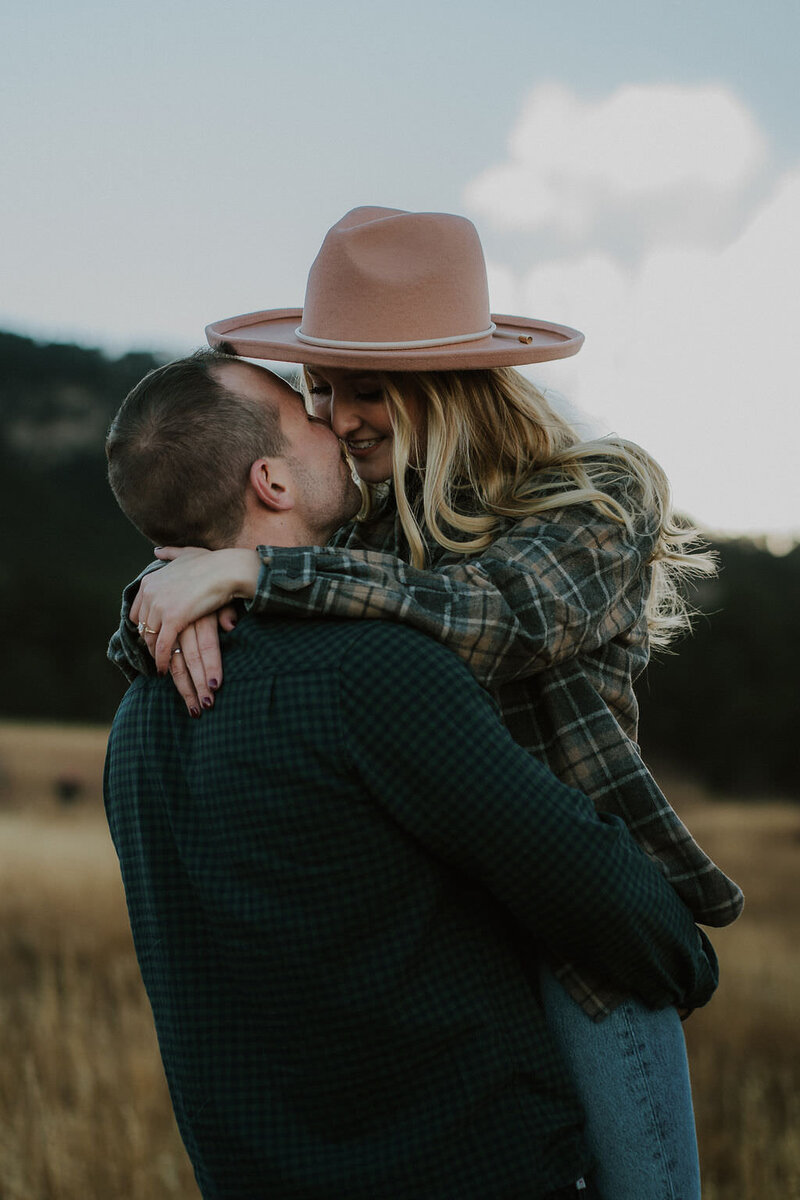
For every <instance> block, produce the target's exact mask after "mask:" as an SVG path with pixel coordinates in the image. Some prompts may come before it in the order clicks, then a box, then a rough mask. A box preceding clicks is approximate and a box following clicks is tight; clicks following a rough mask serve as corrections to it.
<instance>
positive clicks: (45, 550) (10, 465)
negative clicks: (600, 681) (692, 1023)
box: [0, 332, 800, 798]
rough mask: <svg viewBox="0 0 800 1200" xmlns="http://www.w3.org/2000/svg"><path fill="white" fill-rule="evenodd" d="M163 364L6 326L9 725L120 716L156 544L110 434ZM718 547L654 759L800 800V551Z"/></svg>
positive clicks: (648, 691) (5, 703)
mask: <svg viewBox="0 0 800 1200" xmlns="http://www.w3.org/2000/svg"><path fill="white" fill-rule="evenodd" d="M159 361H160V360H159V359H158V358H157V357H156V356H155V355H153V354H149V353H146V352H137V353H130V354H124V355H122V356H120V357H117V358H112V357H109V356H107V355H105V354H103V353H102V352H101V351H99V350H95V349H88V348H85V347H81V346H76V345H66V344H41V343H38V342H35V341H33V340H32V339H30V338H25V337H20V336H18V335H16V334H11V333H2V332H0V503H2V509H3V512H4V514H5V520H4V527H5V534H4V538H3V543H4V549H3V554H2V561H0V640H1V641H2V644H3V661H4V675H5V680H4V687H3V689H2V696H1V698H0V715H2V716H6V717H15V718H47V719H54V720H67V721H100V722H108V721H110V720H111V718H112V716H113V714H114V711H115V708H116V705H117V704H118V703H119V700H120V698H121V696H122V694H123V691H124V688H125V681H124V679H123V677H122V676H121V674H120V673H119V672H118V671H117V670H116V669H115V668H114V667H112V666H111V665H110V664H109V663H108V661H107V659H106V645H107V642H108V638H109V636H110V634H111V632H112V631H113V630H114V629H115V628H116V625H117V622H118V619H119V600H120V593H121V591H122V587H123V586H124V584H125V583H127V582H128V581H129V580H130V579H132V578H133V577H134V576H135V575H136V574H137V573H138V571H139V570H140V569H141V567H142V566H143V565H144V564H145V563H146V562H147V561H148V560H149V557H150V545H149V543H148V542H146V540H145V539H144V538H143V537H142V536H141V535H140V534H139V533H138V532H137V531H136V530H135V529H134V528H133V526H131V525H130V524H129V523H128V521H127V520H126V519H125V517H124V516H123V515H122V513H121V512H120V511H119V509H118V508H117V505H116V502H115V501H114V498H113V496H112V495H111V492H110V490H109V487H108V483H107V481H106V465H105V455H104V451H103V440H104V436H105V432H106V429H107V428H108V425H109V423H110V421H111V419H112V417H113V415H114V413H115V412H116V410H117V408H118V407H119V404H120V402H121V401H122V399H123V397H124V396H125V395H126V393H127V392H128V391H129V390H130V388H131V387H133V385H134V384H135V383H136V382H138V380H139V379H140V378H141V377H142V376H143V375H144V374H145V373H146V372H147V371H148V370H150V369H152V368H153V367H155V366H157V365H158V363H159ZM715 549H716V550H717V552H718V554H719V558H720V572H719V575H718V576H717V578H715V579H713V580H704V581H702V583H701V584H699V585H697V587H696V588H695V590H694V593H693V595H692V596H691V597H690V599H691V602H692V603H693V605H694V606H695V607H696V608H697V609H698V610H699V614H700V615H699V616H698V617H697V619H696V620H695V628H694V633H693V634H692V635H691V636H690V637H687V638H685V639H683V641H682V642H680V643H679V644H678V646H677V647H676V652H675V653H672V654H664V655H662V656H661V657H659V658H658V659H657V660H656V661H654V662H653V663H651V665H650V667H649V668H648V670H647V671H646V672H645V674H644V676H643V677H642V678H641V679H640V681H639V685H638V688H637V692H638V696H639V700H640V704H641V709H642V728H641V742H642V749H643V753H644V755H645V758H646V759H648V760H651V759H654V760H656V761H658V762H661V763H669V764H671V765H674V766H677V767H679V768H680V769H682V770H684V771H687V772H690V773H691V774H692V775H693V776H695V777H696V778H697V779H698V781H699V782H702V783H704V784H705V785H707V786H708V787H710V788H711V789H713V790H715V791H718V792H726V793H734V794H740V795H744V796H749V797H752V798H759V797H767V796H775V795H779V796H788V797H794V798H800V739H798V737H797V735H796V733H795V730H794V728H793V724H794V721H793V718H794V714H795V712H796V711H797V700H796V692H797V683H796V681H797V678H798V675H799V674H800V639H798V637H797V633H796V631H795V628H794V624H795V621H796V616H797V612H798V608H799V607H800V606H799V605H798V598H799V597H800V547H797V546H795V548H794V549H793V550H791V551H790V552H789V553H787V554H784V555H781V556H776V555H773V554H771V553H770V552H769V551H768V549H767V548H766V547H765V546H763V545H761V544H759V543H756V542H754V541H748V540H731V541H724V542H720V543H717V544H716V546H715Z"/></svg>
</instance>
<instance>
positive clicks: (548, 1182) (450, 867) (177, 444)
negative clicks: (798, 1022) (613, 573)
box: [105, 354, 716, 1200]
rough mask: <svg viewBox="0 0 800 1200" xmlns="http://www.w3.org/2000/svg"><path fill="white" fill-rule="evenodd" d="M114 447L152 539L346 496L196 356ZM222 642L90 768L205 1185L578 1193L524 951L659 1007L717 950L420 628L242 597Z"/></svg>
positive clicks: (157, 685)
mask: <svg viewBox="0 0 800 1200" xmlns="http://www.w3.org/2000/svg"><path fill="white" fill-rule="evenodd" d="M240 410H241V413H242V416H241V419H239V416H238V415H237V414H239V412H240ZM259 414H260V415H261V421H259ZM223 458H224V464H223V463H222V461H221V460H222V459H223ZM109 463H110V476H111V479H112V484H113V486H114V489H115V492H116V494H117V496H118V498H119V499H120V502H121V503H122V504H123V507H124V508H125V509H126V511H127V512H128V513H129V515H131V517H132V519H134V520H135V521H136V523H137V524H139V526H140V527H141V528H143V529H144V530H145V531H146V532H147V533H148V534H149V535H150V536H151V537H153V538H154V540H157V541H169V542H172V543H175V542H183V543H186V542H189V541H195V542H201V543H202V544H205V545H208V546H214V545H219V544H228V545H230V544H233V545H235V546H250V547H254V546H255V545H257V544H272V545H308V544H310V542H312V543H313V542H314V541H316V542H317V543H319V542H320V541H324V540H325V538H326V537H327V536H328V535H329V534H330V533H331V532H332V531H333V529H334V528H335V527H336V526H338V525H339V524H341V522H342V520H343V519H345V518H346V517H349V516H351V515H352V514H353V512H354V511H355V508H356V507H357V504H358V496H357V494H356V492H355V489H354V486H353V484H352V481H351V480H350V476H349V471H348V470H347V466H346V464H345V463H344V462H343V460H342V458H341V455H340V452H339V447H338V444H337V442H336V439H335V437H334V436H333V434H332V433H331V432H330V430H328V429H327V428H326V427H325V426H322V425H320V424H319V423H318V422H316V421H315V420H314V419H313V418H310V417H308V415H307V414H306V413H305V410H304V408H303V406H302V400H301V398H300V397H299V396H298V395H297V394H296V393H294V392H293V391H292V389H291V388H289V387H288V385H286V384H285V383H284V382H283V381H280V380H278V379H277V378H276V377H275V376H273V375H271V374H270V373H269V372H267V371H264V370H263V369H262V368H259V367H255V366H252V365H250V364H248V363H244V362H240V361H236V360H231V359H229V358H225V357H222V358H220V357H219V356H215V355H213V354H203V355H199V356H196V357H195V358H194V359H192V360H185V361H183V362H181V363H178V364H171V365H170V366H168V367H166V368H161V369H160V371H159V372H155V373H153V375H151V376H149V377H148V378H147V379H146V380H145V381H143V383H142V384H140V385H139V387H138V388H137V389H134V392H133V393H132V394H131V396H130V397H129V398H128V400H127V401H126V403H125V405H123V409H122V410H121V412H120V414H119V416H118V418H117V420H116V421H115V423H114V425H113V426H112V430H111V433H110V436H109ZM148 463H149V468H148V467H147V464H148ZM214 468H216V470H214ZM206 474H215V475H216V476H217V477H220V476H221V477H222V480H221V482H220V484H219V489H218V490H217V491H215V492H214V494H213V497H212V489H211V485H210V483H209V485H208V487H206V485H205V483H204V482H203V480H204V479H205V477H206ZM215 486H216V485H215ZM326 513H327V514H328V515H327V516H326ZM226 522H227V529H226V531H225V532H224V533H222V532H221V528H222V525H224V524H225V523H226ZM237 522H238V526H237V524H236V523H237ZM334 522H335V524H334ZM179 526H180V527H181V528H179ZM176 534H178V535H179V536H176ZM312 534H313V537H312ZM157 634H158V631H157V630H156V631H154V632H148V633H147V636H148V637H156V636H157ZM225 656H226V657H225V687H224V688H223V689H222V690H221V691H220V692H219V693H218V695H217V697H216V701H215V705H214V709H213V711H212V712H210V713H208V714H207V715H205V716H204V717H203V719H202V720H201V721H193V720H192V719H191V718H190V716H189V715H188V714H187V712H186V710H185V708H184V705H183V702H182V701H181V699H180V697H179V695H178V694H177V692H176V691H175V690H174V688H173V687H172V684H171V682H170V681H169V680H163V679H158V678H154V677H152V676H151V677H149V678H144V677H141V678H139V679H137V681H136V682H135V683H134V686H133V687H132V688H131V689H130V690H129V692H128V694H127V696H126V697H125V699H124V700H123V703H122V705H121V707H120V710H119V713H118V714H117V718H116V720H115V722H114V728H113V730H112V734H111V739H110V742H109V751H108V757H107V763H106V776H105V786H106V802H107V811H108V817H109V822H110V826H111V830H112V835H113V837H114V842H115V845H116V848H117V851H118V854H119V857H120V864H121V868H122V875H123V880H124V883H125V889H126V894H127V897H128V906H129V911H130V917H131V925H132V928H133V934H134V940H135V943H136V950H137V955H138V957H139V963H140V966H141V970H142V975H143V978H144V981H145V985H146V987H147V991H148V995H149V997H150V1001H151V1004H152V1008H153V1013H154V1017H155V1022H156V1027H157V1030H158V1035H159V1041H160V1046H161V1052H162V1057H163V1060H164V1066H165V1070H166V1074H167V1078H168V1081H169V1085H170V1091H171V1095H172V1100H173V1104H174V1107H175V1112H176V1116H177V1120H178V1124H179V1127H180V1130H181V1133H182V1136H183V1138H184V1141H185V1143H186V1146H187V1149H188V1151H189V1154H190V1157H191V1159H192V1162H193V1164H194V1167H195V1171H196V1174H197V1178H198V1182H199V1184H200V1187H201V1190H202V1191H203V1194H204V1196H205V1197H213V1198H217V1197H220V1198H223V1197H224V1200H244V1198H245V1197H246V1198H247V1200H255V1198H257V1197H265V1198H266V1197H269V1198H270V1200H283V1198H285V1200H294V1198H295V1197H297V1198H301V1197H302V1198H303V1200H314V1198H320V1200H322V1198H325V1200H328V1198H329V1200H378V1198H380V1200H455V1198H456V1197H457V1198H458V1200H516V1198H517V1197H520V1198H521V1197H532V1198H544V1197H548V1198H549V1197H556V1196H573V1195H575V1196H580V1195H583V1196H587V1197H588V1196H590V1195H592V1192H591V1183H590V1181H589V1180H588V1179H587V1183H588V1185H589V1186H588V1187H587V1186H586V1185H585V1183H584V1177H585V1176H588V1175H589V1173H590V1169H591V1164H590V1163H589V1162H588V1160H587V1156H586V1154H585V1151H584V1148H583V1145H582V1140H581V1112H580V1109H579V1106H578V1104H577V1102H576V1100H575V1096H574V1094H573V1091H572V1088H571V1085H570V1082H569V1079H568V1077H567V1074H566V1072H565V1070H564V1067H563V1064H562V1062H561V1059H560V1057H559V1055H558V1053H557V1052H556V1048H555V1045H554V1042H553V1040H552V1038H551V1035H550V1033H549V1031H548V1029H547V1026H546V1024H545V1022H544V1019H543V1016H542V1012H541V1006H540V1004H539V1002H538V996H537V989H536V982H535V981H536V964H537V959H538V957H539V955H540V954H541V953H544V952H547V951H558V952H560V953H562V954H566V955H568V956H570V957H574V958H575V959H576V961H583V962H585V963H586V964H587V966H590V967H592V968H593V969H595V970H596V971H598V972H600V973H601V974H602V975H603V976H604V977H605V978H607V979H608V980H609V981H610V982H612V983H614V984H616V985H617V986H619V987H621V988H623V989H626V990H630V991H632V992H634V993H636V994H638V995H639V996H640V997H641V998H642V999H643V1000H644V1001H645V1002H646V1003H648V1004H650V1005H652V1006H654V1007H657V1006H666V1005H669V1004H678V1003H681V1004H689V1005H694V1004H698V1003H703V1002H705V1000H707V999H708V997H709V995H710V994H711V992H712V991H713V988H714V986H715V974H716V971H715V963H714V960H713V951H711V950H710V948H709V947H708V946H707V943H705V942H704V941H703V940H702V939H701V936H700V935H699V934H698V933H697V931H696V930H695V929H694V927H693V924H692V921H691V918H690V917H689V915H688V912H687V911H686V910H685V909H684V908H683V906H682V905H681V903H680V901H679V900H678V899H677V897H676V895H675V893H674V892H673V890H672V889H671V888H670V887H669V885H668V884H667V883H666V882H665V881H664V879H663V878H662V877H661V875H660V873H659V872H658V870H657V868H655V867H654V866H653V865H652V864H651V863H650V862H649V861H648V860H647V859H646V858H645V857H644V856H643V855H642V853H641V852H640V851H639V850H638V849H637V847H636V846H635V845H634V843H633V841H632V840H631V839H630V837H629V835H628V833H627V831H626V830H625V829H624V828H623V827H622V826H621V824H620V823H619V822H617V821H616V820H615V819H613V818H609V819H608V820H603V819H600V818H598V817H597V816H596V814H595V813H594V810H593V808H592V806H591V804H590V803H589V801H588V800H587V799H586V798H585V797H583V796H582V795H581V794H580V793H576V792H574V791H572V790H571V789H569V788H566V787H565V786H563V785H562V784H561V783H559V782H558V781H557V780H556V779H555V777H554V776H553V775H552V774H551V773H550V772H549V771H548V770H547V769H546V768H545V767H544V766H543V765H542V764H540V763H538V762H536V761H535V760H534V759H532V758H531V757H530V756H529V755H528V754H527V753H526V752H525V751H523V750H521V749H520V748H519V747H518V746H517V745H516V744H515V743H514V742H513V741H512V739H511V737H510V736H509V734H508V733H507V731H506V730H505V729H504V728H503V726H502V725H501V723H500V721H499V719H498V717H497V715H496V710H495V708H494V705H493V702H492V701H491V700H490V699H489V697H488V696H487V695H486V693H484V692H483V691H482V689H481V688H480V687H479V686H478V685H477V684H476V682H475V681H474V679H473V678H472V676H471V675H470V673H469V671H468V669H467V668H466V667H465V666H464V665H463V664H462V663H461V662H460V661H459V660H457V659H456V658H455V656H454V655H452V654H451V653H450V652H449V651H447V650H446V649H445V648H443V647H442V646H440V645H439V644H438V643H436V642H434V641H433V640H430V639H428V638H426V637H425V636H423V635H422V634H420V633H418V632H416V631H414V630H412V629H410V628H406V627H402V626H399V625H393V624H390V623H387V622H369V621H363V622H358V621H353V622H339V621H324V622H318V621H309V620H305V621H293V620H292V621H288V620H287V621H273V622H268V623H263V622H256V621H254V620H252V619H251V618H247V617H246V618H244V619H242V620H241V621H240V622H239V624H238V626H237V627H236V629H235V631H234V632H233V633H231V634H230V635H229V637H228V638H227V641H226V647H225Z"/></svg>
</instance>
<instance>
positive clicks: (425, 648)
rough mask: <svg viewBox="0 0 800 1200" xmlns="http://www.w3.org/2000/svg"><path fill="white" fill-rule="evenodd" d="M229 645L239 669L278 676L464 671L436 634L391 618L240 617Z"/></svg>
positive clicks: (383, 675) (388, 675)
mask: <svg viewBox="0 0 800 1200" xmlns="http://www.w3.org/2000/svg"><path fill="white" fill-rule="evenodd" d="M228 646H229V648H230V649H231V650H233V649H234V648H236V649H238V651H239V653H238V654H237V655H236V658H237V659H238V660H239V661H240V663H241V666H242V668H243V669H246V668H247V665H248V664H251V665H258V666H259V668H261V669H271V670H274V671H276V672H278V673H280V674H282V675H292V674H294V673H297V672H304V673H305V672H307V671H310V672H313V673H315V674H318V675H321V674H324V673H326V672H338V671H340V670H342V669H344V670H345V671H346V673H348V674H350V673H355V674H356V675H360V676H362V677H364V676H375V675H377V676H380V677H384V678H387V679H388V678H390V677H391V676H392V675H393V674H395V673H397V672H399V673H400V674H402V675H408V673H409V671H411V670H413V669H419V668H420V667H421V666H423V665H424V666H426V667H432V668H434V669H435V668H437V667H438V668H439V669H445V670H448V669H450V670H454V671H455V672H456V673H460V672H461V671H465V670H466V668H464V667H462V664H461V663H460V661H459V660H458V659H457V658H456V656H455V655H454V654H453V653H452V652H451V651H450V650H447V649H446V648H445V647H444V646H443V645H442V644H441V643H440V642H437V641H436V639H435V638H433V637H431V636H429V635H428V634H426V633H421V632H420V631H419V630H417V629H414V628H412V627H411V626H410V625H404V624H401V623H400V622H396V621H385V620H366V619H364V620H357V621H354V620H338V619H332V618H320V619H310V620H309V619H302V620H271V621H263V620H261V619H259V618H244V619H243V620H242V621H240V623H239V626H238V627H237V629H236V631H235V633H234V634H233V635H232V636H231V638H230V639H229V641H228ZM228 670H229V669H228V668H227V667H226V674H228ZM228 677H230V675H229V674H228Z"/></svg>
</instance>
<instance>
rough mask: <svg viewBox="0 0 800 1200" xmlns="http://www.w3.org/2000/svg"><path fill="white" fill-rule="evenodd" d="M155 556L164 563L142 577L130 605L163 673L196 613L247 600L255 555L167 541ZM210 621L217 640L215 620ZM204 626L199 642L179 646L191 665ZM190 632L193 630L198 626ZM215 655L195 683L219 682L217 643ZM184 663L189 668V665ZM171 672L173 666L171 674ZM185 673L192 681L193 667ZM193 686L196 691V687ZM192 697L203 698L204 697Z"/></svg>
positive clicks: (201, 646)
mask: <svg viewBox="0 0 800 1200" xmlns="http://www.w3.org/2000/svg"><path fill="white" fill-rule="evenodd" d="M156 555H157V557H158V558H161V559H165V560H166V561H167V564H168V565H167V566H166V567H164V568H163V569H162V570H160V571H153V572H151V573H150V574H149V575H146V576H145V577H144V579H143V580H142V582H141V584H140V585H139V591H138V594H137V596H136V599H135V600H134V602H133V604H132V605H131V611H130V619H131V620H132V621H133V622H134V623H135V624H138V625H142V626H143V627H144V629H145V631H146V632H145V641H146V644H147V648H148V650H149V651H150V653H151V654H152V655H153V658H154V659H155V662H156V668H157V669H158V671H159V673H160V674H162V675H164V674H166V672H167V670H168V669H169V667H170V665H171V659H170V656H171V653H172V650H173V648H174V647H175V646H176V645H178V644H179V638H180V635H181V634H182V633H183V631H184V630H185V629H186V628H187V627H188V626H189V625H192V624H193V623H194V622H195V621H198V620H199V619H200V618H201V617H205V616H208V615H209V614H211V613H216V612H217V610H218V609H221V608H225V606H226V605H228V604H230V603H231V601H232V600H235V599H248V600H249V599H251V598H252V597H253V596H254V595H255V590H256V584H257V582H258V572H259V568H260V560H259V557H258V554H257V553H256V551H255V550H238V549H232V550H213V551H212V550H201V549H198V548H197V547H193V546H192V547H186V548H178V547H174V546H167V547H163V548H161V549H159V550H157V551H156ZM214 624H215V630H214V639H215V640H216V638H217V634H216V620H215V623H214ZM209 628H210V626H208V625H205V626H204V627H203V643H202V644H198V645H195V642H194V641H193V640H192V639H191V638H190V639H188V640H187V647H186V649H184V647H183V645H182V644H181V645H180V648H181V652H182V655H183V654H187V653H188V655H189V657H190V659H191V661H192V663H193V664H195V670H197V667H196V663H197V653H196V652H199V654H200V658H201V660H202V658H203V653H204V651H205V650H206V649H208V643H209V636H208V629H209ZM195 632H196V634H197V631H195ZM198 636H199V634H198ZM182 655H172V658H173V659H174V658H176V657H177V658H180V657H181V656H182ZM216 655H217V657H216V660H215V659H214V652H213V650H212V652H211V657H210V658H209V659H208V660H207V662H206V664H205V665H204V666H203V667H202V673H200V672H199V671H198V674H197V680H196V682H199V683H200V684H201V685H202V684H208V683H209V678H214V677H216V678H217V680H218V682H219V679H220V677H221V662H220V661H219V647H218V646H217V650H216ZM217 663H218V664H219V668H218V671H219V673H218V674H217V675H216V676H215V675H214V674H212V672H213V670H214V668H215V665H216V664H217ZM184 665H186V666H187V667H188V664H184ZM173 666H174V664H173ZM206 668H207V669H206ZM176 669H177V670H178V674H179V676H180V675H182V672H181V670H180V664H178V667H177V668H176ZM174 674H175V670H174V669H173V678H174ZM189 674H190V676H191V677H192V679H193V681H194V674H193V671H192V669H189ZM178 690H179V691H181V695H182V696H184V699H186V698H187V697H186V695H185V694H184V691H183V690H181V688H180V687H179V689H178ZM195 690H196V691H197V688H195ZM207 696H208V692H206V697H207ZM197 698H199V700H200V701H201V703H202V700H203V699H204V697H203V696H198V697H197ZM187 703H188V701H187ZM206 707H207V706H206Z"/></svg>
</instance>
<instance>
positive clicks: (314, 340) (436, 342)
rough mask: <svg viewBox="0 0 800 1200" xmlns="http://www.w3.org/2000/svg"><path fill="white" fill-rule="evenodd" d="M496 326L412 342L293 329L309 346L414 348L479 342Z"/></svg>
mask: <svg viewBox="0 0 800 1200" xmlns="http://www.w3.org/2000/svg"><path fill="white" fill-rule="evenodd" d="M496 328H497V326H496V325H495V324H494V322H492V323H491V324H490V326H489V328H488V329H482V330H481V331H480V333H457V334H455V336H454V337H444V338H420V339H419V340H418V341H414V342H340V341H337V340H336V339H335V338H319V337H312V336H311V334H310V333H303V331H302V329H301V328H300V326H299V325H298V327H297V329H295V331H294V335H295V337H296V338H298V339H299V340H300V341H301V342H307V343H308V345H309V346H324V347H327V348H330V349H331V350H416V349H418V348H419V349H422V348H423V347H425V346H453V345H456V344H457V343H459V342H479V341H480V340H481V338H487V337H490V336H491V335H492V334H493V333H494V331H495V329H496Z"/></svg>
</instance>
